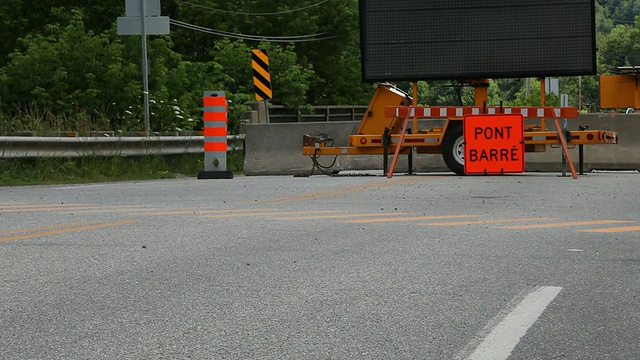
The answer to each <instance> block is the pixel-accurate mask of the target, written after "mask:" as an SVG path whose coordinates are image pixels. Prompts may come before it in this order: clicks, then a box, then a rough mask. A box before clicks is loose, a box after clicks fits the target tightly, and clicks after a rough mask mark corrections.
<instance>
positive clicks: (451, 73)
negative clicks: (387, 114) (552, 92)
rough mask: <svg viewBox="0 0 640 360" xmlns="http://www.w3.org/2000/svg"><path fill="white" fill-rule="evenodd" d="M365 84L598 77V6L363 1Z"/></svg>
mask: <svg viewBox="0 0 640 360" xmlns="http://www.w3.org/2000/svg"><path fill="white" fill-rule="evenodd" d="M359 3H360V36H361V39H360V40H361V51H362V77H363V80H365V81H400V80H406V81H416V80H437V79H478V78H518V77H549V76H571V75H594V74H595V73H596V58H595V49H596V47H595V46H596V45H595V4H594V2H593V0H448V1H447V0H441V1H434V0H359Z"/></svg>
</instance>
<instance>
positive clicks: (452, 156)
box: [442, 121, 465, 175]
mask: <svg viewBox="0 0 640 360" xmlns="http://www.w3.org/2000/svg"><path fill="white" fill-rule="evenodd" d="M457 122H458V121H457ZM442 158H443V159H444V163H445V164H447V167H448V168H449V169H450V170H451V171H453V172H454V173H456V174H458V175H465V173H464V137H463V136H462V123H461V122H458V124H456V123H451V125H450V128H449V129H448V130H447V132H446V134H445V135H444V138H443V139H442Z"/></svg>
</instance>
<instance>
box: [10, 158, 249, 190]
mask: <svg viewBox="0 0 640 360" xmlns="http://www.w3.org/2000/svg"><path fill="white" fill-rule="evenodd" d="M243 162H244V157H243V155H242V152H241V151H238V152H229V153H228V156H227V170H230V171H233V173H234V174H238V173H240V174H241V173H242V171H243ZM202 170H204V155H202V154H185V155H172V156H148V157H144V156H139V157H83V158H38V159H1V160H0V186H7V185H41V184H69V183H87V182H105V181H131V180H151V179H171V178H184V177H196V175H197V174H198V172H200V171H202Z"/></svg>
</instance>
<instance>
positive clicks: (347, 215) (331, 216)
mask: <svg viewBox="0 0 640 360" xmlns="http://www.w3.org/2000/svg"><path fill="white" fill-rule="evenodd" d="M409 214H411V213H404V212H394V213H372V214H335V215H316V216H291V217H281V218H275V220H314V219H336V218H347V217H370V216H394V215H396V216H397V215H409Z"/></svg>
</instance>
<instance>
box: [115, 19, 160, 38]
mask: <svg viewBox="0 0 640 360" xmlns="http://www.w3.org/2000/svg"><path fill="white" fill-rule="evenodd" d="M144 22H145V24H144V26H145V33H146V34H147V35H168V34H169V17H168V16H146V17H145V18H144ZM118 35H142V18H141V17H140V16H123V17H119V18H118Z"/></svg>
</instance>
